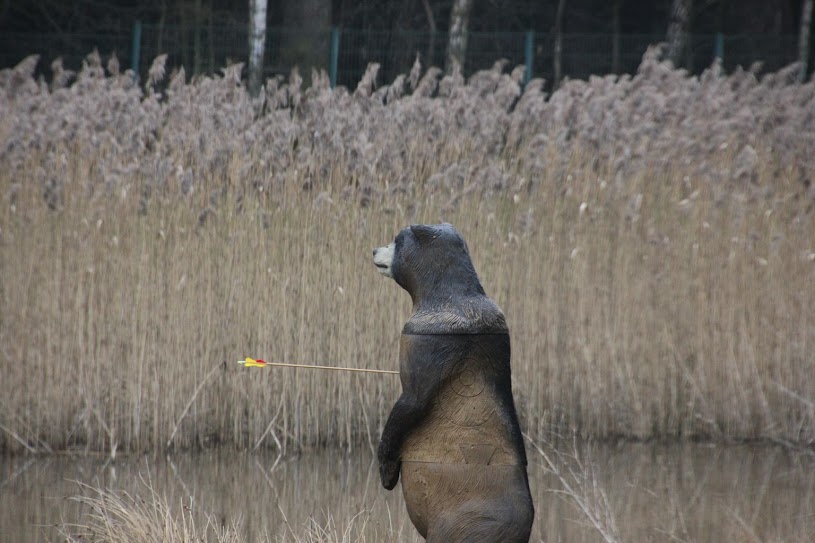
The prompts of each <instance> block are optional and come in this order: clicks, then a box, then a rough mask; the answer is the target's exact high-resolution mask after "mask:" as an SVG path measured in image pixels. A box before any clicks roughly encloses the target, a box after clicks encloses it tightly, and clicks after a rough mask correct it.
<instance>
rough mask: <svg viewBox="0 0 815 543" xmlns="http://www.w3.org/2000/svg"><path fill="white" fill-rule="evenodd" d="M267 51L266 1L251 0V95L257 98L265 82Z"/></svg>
mask: <svg viewBox="0 0 815 543" xmlns="http://www.w3.org/2000/svg"><path fill="white" fill-rule="evenodd" d="M265 49H266V0H249V94H250V95H251V96H253V97H254V96H257V95H258V93H259V92H260V85H261V82H262V81H263V52H264V50H265Z"/></svg>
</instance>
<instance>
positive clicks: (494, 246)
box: [0, 53, 815, 454]
mask: <svg viewBox="0 0 815 543" xmlns="http://www.w3.org/2000/svg"><path fill="white" fill-rule="evenodd" d="M35 63H36V59H28V60H26V61H24V62H23V63H21V64H20V65H19V66H18V67H17V68H15V69H14V70H5V71H3V72H0V110H2V111H3V112H4V113H3V115H2V118H0V164H2V167H0V197H2V202H1V203H2V205H0V364H2V368H3V376H2V382H1V383H0V450H4V451H10V452H14V451H23V450H52V449H76V448H78V449H80V450H85V451H90V450H103V451H106V452H108V453H110V454H115V453H116V452H117V451H122V450H124V451H147V450H154V449H157V448H164V447H167V446H170V447H179V448H188V447H198V446H200V447H206V446H211V445H215V444H229V445H231V446H234V447H239V448H253V447H264V446H270V447H276V448H279V449H281V450H283V451H287V450H291V449H292V448H302V447H308V446H319V445H324V444H338V445H341V446H343V447H345V448H347V449H353V448H355V447H366V448H373V447H374V446H375V444H376V440H377V438H378V435H379V431H380V429H381V426H382V424H383V422H384V418H385V417H386V415H387V411H388V406H390V405H391V403H392V401H393V400H394V399H395V397H396V395H397V393H398V381H397V380H396V379H394V378H392V377H374V376H359V375H343V374H326V373H325V372H322V373H315V372H304V371H300V370H283V369H268V368H267V369H266V370H264V371H263V372H255V371H250V370H246V369H243V368H241V367H237V365H236V364H234V360H237V359H238V358H242V357H244V356H247V355H248V356H258V357H263V358H264V359H266V360H270V361H278V362H286V363H305V364H330V365H337V366H354V367H363V368H379V369H395V368H396V351H397V345H398V335H399V331H400V328H401V326H402V323H403V322H404V321H405V320H406V318H407V316H408V315H409V310H410V308H409V303H408V299H407V296H405V295H404V293H402V292H401V291H399V289H398V288H397V287H395V286H394V285H393V284H391V283H389V282H386V281H383V280H380V279H379V278H378V277H377V274H376V270H375V269H374V267H373V266H372V265H371V262H370V249H371V248H372V247H374V246H377V245H381V244H383V243H385V242H387V241H388V240H390V239H391V238H392V236H393V235H394V234H395V233H396V232H397V231H398V230H399V229H401V228H402V227H404V226H405V225H406V224H409V223H412V222H437V221H440V220H446V221H450V222H453V223H454V224H455V225H456V226H457V227H458V228H459V230H461V232H462V233H463V234H464V236H465V237H466V239H467V240H468V243H469V246H470V248H471V252H472V254H473V258H474V261H475V264H476V267H477V269H478V271H479V273H480V275H481V277H482V280H483V283H484V285H485V288H486V290H487V292H488V294H490V295H491V296H492V297H494V298H495V299H496V300H497V301H498V303H499V305H501V306H502V307H503V309H504V310H505V312H506V314H507V318H508V322H509V324H510V327H511V331H512V338H513V350H514V352H513V371H514V378H515V381H514V382H515V387H516V398H517V402H518V405H519V410H520V413H521V416H522V419H523V425H524V427H525V429H526V430H527V432H528V433H530V434H531V435H532V436H540V435H544V434H545V433H546V431H547V421H548V420H551V419H552V417H555V418H557V419H558V420H563V421H564V422H565V423H566V424H567V425H568V426H570V427H574V428H576V429H577V430H578V431H579V432H580V433H581V434H584V435H592V436H596V437H601V438H602V437H612V436H624V437H628V438H635V439H648V438H655V437H690V438H716V439H732V440H738V439H770V440H777V441H782V442H785V443H796V444H812V443H813V441H815V357H813V354H812V352H813V345H815V288H813V278H815V262H813V261H814V260H815V236H813V232H815V213H813V212H812V209H813V205H814V204H815V194H813V192H812V191H813V190H815V189H813V188H812V187H811V186H810V180H811V178H812V175H813V172H815V152H813V151H815V135H813V133H812V132H811V130H808V128H807V127H811V126H812V119H811V117H812V112H813V111H815V104H814V103H813V101H815V98H814V96H815V84H814V83H812V82H808V83H806V84H804V85H798V84H795V83H792V82H791V76H790V73H792V72H789V70H786V71H782V72H779V73H777V74H768V75H766V76H764V77H760V76H758V75H756V74H754V73H752V72H744V71H739V72H737V73H735V74H732V75H725V74H722V73H721V72H720V70H719V69H718V67H716V66H714V67H712V68H711V69H710V70H708V71H707V72H705V74H703V75H702V76H701V77H699V78H697V77H690V76H688V75H687V74H684V73H683V72H681V71H674V70H672V69H670V67H669V66H667V65H665V64H662V63H660V62H658V61H657V60H656V58H655V57H654V55H653V54H652V53H649V54H648V55H646V58H645V59H644V60H643V65H642V67H641V69H640V72H639V73H638V74H637V75H636V76H634V77H633V78H619V79H618V78H615V77H607V78H593V79H592V80H590V81H588V82H582V81H571V82H568V83H567V84H565V85H564V86H563V87H561V89H560V90H559V91H557V92H556V93H555V94H554V95H552V96H551V97H547V96H545V95H544V94H543V93H542V92H541V91H540V90H539V89H540V85H538V84H537V83H536V82H532V83H531V84H530V85H528V86H527V88H526V89H525V90H524V91H523V92H522V89H521V87H520V86H519V84H518V81H519V74H520V73H521V72H519V71H518V70H515V71H513V72H512V73H511V74H506V73H503V72H502V70H501V66H500V65H499V66H497V67H496V69H494V70H492V71H487V72H481V73H479V74H476V75H474V76H473V77H472V78H470V80H468V81H466V82H465V81H463V80H460V79H457V78H451V77H445V78H441V79H439V76H438V72H437V71H434V70H429V71H428V72H427V73H426V74H425V75H424V76H423V77H421V78H419V77H410V78H408V80H407V81H406V80H405V79H404V78H401V79H399V80H397V81H395V82H394V83H393V84H392V85H387V86H383V87H380V88H378V89H372V88H368V87H365V88H363V89H358V90H357V91H356V92H355V93H349V92H348V91H346V90H345V89H335V90H331V89H329V88H328V85H327V79H326V78H325V76H324V75H321V74H315V76H314V77H313V78H312V80H313V81H314V82H315V85H314V86H313V87H312V88H310V89H308V90H305V91H303V90H302V89H301V88H300V85H301V78H300V77H299V75H297V74H296V73H294V74H292V77H291V78H290V79H289V80H288V81H282V80H279V79H275V80H270V81H268V82H267V85H266V93H265V96H264V97H262V98H261V99H260V100H258V101H254V102H253V101H252V100H250V99H249V98H248V96H247V94H246V92H245V90H244V89H243V87H242V86H241V84H240V80H239V77H238V75H239V71H240V67H230V68H228V69H226V70H225V74H224V76H223V77H221V78H207V77H202V78H197V79H195V80H194V81H192V82H189V83H188V82H187V81H186V80H185V77H184V74H183V72H182V73H177V74H173V75H172V76H171V77H170V80H169V82H167V84H166V87H160V83H161V80H162V78H163V69H161V68H162V67H161V60H160V59H158V60H157V63H156V65H155V66H154V70H151V74H152V75H151V79H150V81H148V84H147V85H146V86H145V87H144V88H142V87H140V86H139V85H137V84H135V83H134V82H133V79H132V77H131V76H130V75H129V74H118V73H115V71H114V72H111V71H110V70H108V73H106V72H105V69H104V68H103V67H102V64H101V59H100V57H99V55H98V54H93V55H90V56H89V57H88V59H87V61H86V63H85V65H84V66H83V69H82V70H81V71H80V73H79V74H77V75H76V76H75V80H72V79H71V78H72V77H73V76H72V75H71V74H67V75H66V73H65V71H64V69H63V68H62V67H61V66H60V65H58V64H57V65H55V66H54V72H55V73H54V78H53V80H52V82H51V83H50V84H48V83H46V82H45V81H43V80H36V79H34V78H33V76H32V73H33V67H34V65H35ZM788 72H789V73H788ZM369 79H371V78H369ZM224 361H226V363H224Z"/></svg>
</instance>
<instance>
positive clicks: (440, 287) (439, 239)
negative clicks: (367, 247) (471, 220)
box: [373, 223, 485, 305]
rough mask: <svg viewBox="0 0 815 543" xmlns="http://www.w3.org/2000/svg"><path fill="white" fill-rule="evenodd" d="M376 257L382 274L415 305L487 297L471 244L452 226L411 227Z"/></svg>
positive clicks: (400, 233)
mask: <svg viewBox="0 0 815 543" xmlns="http://www.w3.org/2000/svg"><path fill="white" fill-rule="evenodd" d="M373 254H374V264H375V265H376V267H377V268H378V269H379V273H381V274H382V275H384V276H386V277H390V278H392V279H393V280H394V281H396V282H397V283H398V284H399V286H401V287H402V288H403V289H405V290H406V291H408V293H409V294H410V297H411V298H412V299H413V304H414V305H440V304H449V303H450V302H451V301H453V300H455V299H460V298H469V297H475V296H485V294H484V289H483V288H482V287H481V282H480V281H479V280H478V275H476V273H475V268H474V267H473V263H472V260H471V259H470V253H469V251H468V250H467V243H466V242H465V241H464V238H462V237H461V234H459V233H458V231H457V230H456V229H455V228H453V225H451V224H448V223H444V224H414V225H411V226H409V227H408V228H405V229H404V230H402V231H401V232H399V234H398V235H397V236H396V239H394V240H393V242H391V244H390V245H386V246H384V247H378V248H376V249H374V251H373Z"/></svg>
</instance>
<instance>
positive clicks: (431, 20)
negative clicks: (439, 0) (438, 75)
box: [422, 0, 436, 66]
mask: <svg viewBox="0 0 815 543" xmlns="http://www.w3.org/2000/svg"><path fill="white" fill-rule="evenodd" d="M422 5H423V6H424V12H425V15H427V25H428V26H429V27H430V38H429V39H428V43H427V58H425V59H424V64H425V66H433V64H434V63H435V58H434V56H435V51H436V18H435V17H433V10H432V9H431V8H430V3H429V2H428V0H422Z"/></svg>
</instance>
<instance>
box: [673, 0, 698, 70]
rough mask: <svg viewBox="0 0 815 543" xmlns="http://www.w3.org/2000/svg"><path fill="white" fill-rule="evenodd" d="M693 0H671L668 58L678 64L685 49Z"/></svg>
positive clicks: (675, 64)
mask: <svg viewBox="0 0 815 543" xmlns="http://www.w3.org/2000/svg"><path fill="white" fill-rule="evenodd" d="M692 6H693V0H673V4H672V5H671V20H670V22H669V23H668V36H667V41H668V51H667V57H668V60H670V61H671V62H673V63H674V66H679V60H680V59H681V58H682V53H683V52H684V51H685V42H686V41H687V35H688V26H689V23H690V14H691V8H692Z"/></svg>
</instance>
